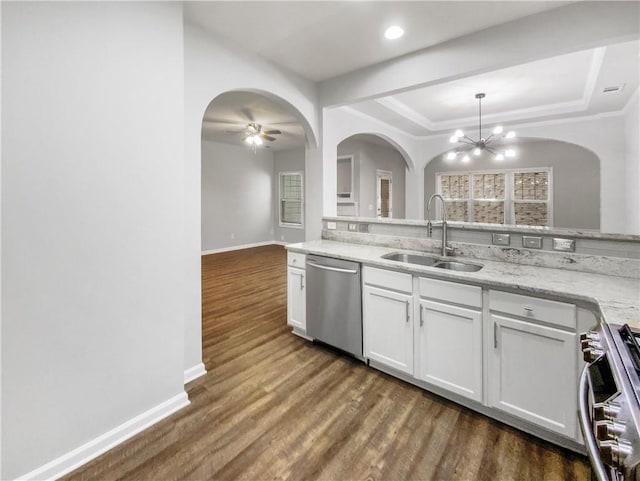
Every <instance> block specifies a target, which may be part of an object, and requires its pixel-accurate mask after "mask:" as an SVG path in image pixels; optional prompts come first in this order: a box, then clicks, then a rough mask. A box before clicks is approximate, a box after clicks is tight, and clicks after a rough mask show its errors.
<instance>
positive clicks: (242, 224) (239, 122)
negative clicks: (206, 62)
mask: <svg viewBox="0 0 640 481" xmlns="http://www.w3.org/2000/svg"><path fill="white" fill-rule="evenodd" d="M315 142H316V140H315V137H314V135H313V132H312V130H311V127H310V126H309V125H308V123H307V122H306V120H304V117H303V116H302V114H301V113H300V112H299V111H298V110H297V109H295V108H294V107H293V106H292V105H291V104H290V103H288V102H286V101H285V100H283V99H281V98H279V97H277V96H275V95H273V94H268V93H266V92H258V91H255V90H251V91H249V90H234V91H229V92H225V93H223V94H220V95H218V96H217V97H215V98H214V99H213V100H212V101H211V102H210V103H209V105H208V107H207V109H206V110H205V112H204V115H203V119H202V150H201V156H202V157H201V159H202V170H201V173H202V177H201V179H202V183H201V185H202V196H201V219H202V220H201V229H202V231H201V234H202V251H203V252H205V253H213V252H221V251H225V250H233V249H238V248H242V247H248V246H252V245H260V244H267V243H270V242H299V241H302V240H304V170H305V156H306V150H307V147H308V146H310V145H313V144H314V143H315ZM288 173H290V174H291V175H287V174H288ZM293 173H295V174H296V175H295V176H294V175H293ZM293 184H295V185H293ZM283 189H284V190H286V192H283ZM294 189H295V192H293V190H294ZM283 196H285V197H291V196H293V197H295V196H298V198H297V199H294V198H287V199H286V200H283Z"/></svg>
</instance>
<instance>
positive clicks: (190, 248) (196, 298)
mask: <svg viewBox="0 0 640 481" xmlns="http://www.w3.org/2000/svg"><path fill="white" fill-rule="evenodd" d="M184 82H185V96H184V135H185V137H184V141H185V153H184V156H185V157H184V159H185V162H184V190H185V206H184V212H183V215H184V219H185V231H184V242H185V250H184V254H183V257H184V258H183V266H185V269H184V280H183V282H184V285H185V289H186V292H187V298H186V299H185V305H184V311H185V315H186V321H185V360H184V367H185V370H188V369H192V368H193V367H194V366H198V365H200V363H201V362H202V334H201V324H202V320H201V299H200V297H201V294H200V258H201V241H200V228H201V222H200V188H201V180H200V166H201V128H202V116H203V115H204V111H205V110H206V108H207V106H208V105H209V103H210V102H211V101H212V100H213V99H214V98H215V97H217V96H218V95H220V94H222V93H224V92H228V91H230V90H240V89H244V90H252V91H257V92H260V93H266V94H269V95H273V96H275V97H277V98H278V99H279V100H281V101H284V102H286V103H288V104H289V105H291V106H292V107H293V109H294V110H295V111H296V112H297V113H298V120H299V121H300V122H302V123H303V125H305V127H306V133H307V136H308V138H309V146H308V147H307V155H306V162H307V165H306V171H307V173H308V174H309V173H311V172H313V175H315V176H316V177H317V178H320V176H321V172H322V163H320V162H318V161H317V159H318V158H319V154H318V153H317V150H318V149H317V139H318V111H317V100H316V97H317V92H316V85H315V84H314V83H312V82H309V81H306V80H303V79H301V78H297V77H296V76H294V75H293V74H291V73H290V72H285V71H282V70H279V69H278V68H276V67H275V66H274V65H273V64H270V63H269V62H267V61H266V60H264V59H263V58H261V57H258V56H255V55H250V54H247V53H246V52H243V51H240V50H235V49H233V47H231V46H229V45H227V44H224V43H223V42H221V41H218V40H217V39H215V38H213V37H212V36H211V35H209V34H207V33H206V32H205V31H203V30H202V29H201V28H199V27H197V26H195V25H192V24H191V23H188V22H186V23H185V24H184ZM314 159H316V161H314ZM306 202H307V205H306V207H307V209H306V210H307V212H312V214H313V215H312V218H313V217H314V216H315V217H316V218H317V220H316V221H315V222H313V223H308V224H307V229H306V235H307V236H309V235H314V236H315V235H317V236H318V237H319V235H320V231H321V219H320V215H319V214H320V213H321V205H322V189H321V188H317V187H316V188H307V190H306ZM307 217H309V215H307Z"/></svg>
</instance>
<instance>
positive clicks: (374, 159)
mask: <svg viewBox="0 0 640 481" xmlns="http://www.w3.org/2000/svg"><path fill="white" fill-rule="evenodd" d="M336 161H337V175H336V180H337V213H338V215H339V216H353V217H376V218H394V219H404V218H405V198H406V192H405V184H406V177H407V171H408V168H409V167H410V166H411V165H412V164H411V161H410V159H409V157H408V155H407V153H406V152H404V151H403V150H402V149H400V148H399V147H398V146H397V145H396V144H395V143H392V142H391V141H390V140H389V139H388V138H386V137H385V136H382V135H379V134H371V133H360V134H355V135H352V136H350V137H347V138H345V139H344V140H342V141H341V142H340V143H339V144H338V146H337V160H336Z"/></svg>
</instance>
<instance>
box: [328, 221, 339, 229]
mask: <svg viewBox="0 0 640 481" xmlns="http://www.w3.org/2000/svg"><path fill="white" fill-rule="evenodd" d="M337 228H338V226H337V224H336V223H335V222H327V229H329V230H336V229H337Z"/></svg>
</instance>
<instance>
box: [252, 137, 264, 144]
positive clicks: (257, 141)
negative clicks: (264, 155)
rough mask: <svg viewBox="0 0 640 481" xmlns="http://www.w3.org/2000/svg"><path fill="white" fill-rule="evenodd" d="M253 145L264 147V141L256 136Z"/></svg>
mask: <svg viewBox="0 0 640 481" xmlns="http://www.w3.org/2000/svg"><path fill="white" fill-rule="evenodd" d="M253 143H254V144H256V145H262V139H261V138H260V136H258V135H256V136H255V137H254V138H253Z"/></svg>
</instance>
